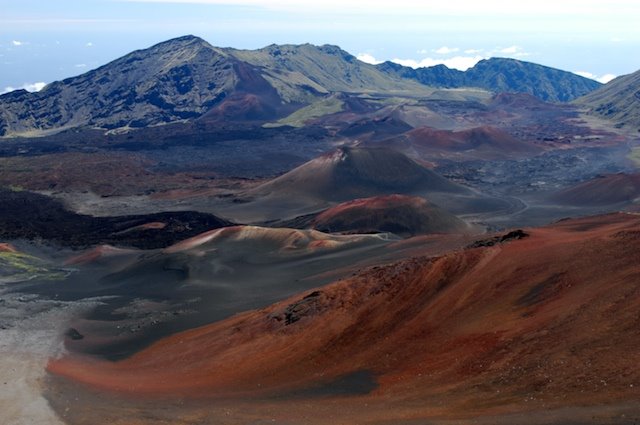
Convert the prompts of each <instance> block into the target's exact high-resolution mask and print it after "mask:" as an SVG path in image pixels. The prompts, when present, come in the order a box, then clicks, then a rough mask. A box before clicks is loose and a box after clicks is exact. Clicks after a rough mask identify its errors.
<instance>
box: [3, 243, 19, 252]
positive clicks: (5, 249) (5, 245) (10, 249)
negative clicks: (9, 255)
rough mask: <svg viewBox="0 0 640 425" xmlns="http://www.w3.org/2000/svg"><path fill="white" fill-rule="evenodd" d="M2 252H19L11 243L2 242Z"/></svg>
mask: <svg viewBox="0 0 640 425" xmlns="http://www.w3.org/2000/svg"><path fill="white" fill-rule="evenodd" d="M0 252H18V250H17V249H16V248H15V247H14V246H13V245H11V244H10V243H0Z"/></svg>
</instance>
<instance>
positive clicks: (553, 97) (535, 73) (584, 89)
mask: <svg viewBox="0 0 640 425" xmlns="http://www.w3.org/2000/svg"><path fill="white" fill-rule="evenodd" d="M378 68H379V69H381V70H383V71H384V72H387V73H390V74H394V75H399V76H402V77H404V78H410V79H414V80H416V81H419V82H421V83H422V84H428V85H433V86H438V87H444V88H461V87H479V88H483V89H486V90H490V91H493V92H498V93H499V92H518V93H528V94H531V95H534V96H536V97H538V98H540V99H542V100H544V101H549V102H567V101H571V100H573V99H576V98H578V97H580V96H583V95H585V94H587V93H589V92H591V91H592V90H595V89H597V88H599V87H600V86H602V84H600V83H599V82H597V81H594V80H591V79H589V78H585V77H582V76H580V75H576V74H573V73H571V72H567V71H562V70H559V69H556V68H552V67H548V66H544V65H539V64H536V63H533V62H525V61H521V60H518V59H511V58H500V57H492V58H489V59H483V60H481V61H480V62H478V63H477V64H476V65H474V66H473V67H471V68H469V69H468V70H466V71H459V70H456V69H450V68H448V67H447V66H446V65H435V66H431V67H423V68H415V69H414V68H410V67H406V66H403V65H400V64H397V63H393V62H389V61H387V62H383V63H382V64H379V65H378Z"/></svg>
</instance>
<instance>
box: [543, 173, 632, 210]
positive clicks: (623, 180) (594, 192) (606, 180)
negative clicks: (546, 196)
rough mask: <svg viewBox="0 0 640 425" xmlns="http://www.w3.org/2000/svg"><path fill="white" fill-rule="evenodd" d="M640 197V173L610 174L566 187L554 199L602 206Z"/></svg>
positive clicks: (569, 203) (582, 204) (562, 201)
mask: <svg viewBox="0 0 640 425" xmlns="http://www.w3.org/2000/svg"><path fill="white" fill-rule="evenodd" d="M638 197H640V174H625V173H619V174H609V175H604V176H598V177H596V178H595V179H593V180H589V181H587V182H584V183H580V184H578V185H577V186H573V187H571V188H569V189H565V190H563V191H561V192H559V193H557V194H555V195H554V196H553V200H554V201H556V202H559V203H562V204H565V205H580V206H601V205H611V204H618V203H623V202H632V201H633V200H634V199H636V198H638Z"/></svg>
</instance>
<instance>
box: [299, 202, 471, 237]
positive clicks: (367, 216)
mask: <svg viewBox="0 0 640 425" xmlns="http://www.w3.org/2000/svg"><path fill="white" fill-rule="evenodd" d="M311 227H313V228H314V229H316V230H320V231H321V232H339V233H379V232H392V233H396V234H398V235H400V236H415V235H418V234H428V233H456V232H464V231H466V230H469V227H468V226H467V224H466V223H465V222H464V221H462V220H460V219H459V218H457V217H456V216H454V215H453V214H450V213H448V212H446V211H444V210H443V209H441V208H439V207H437V206H435V205H433V204H431V203H430V202H428V201H427V200H426V199H424V198H420V197H417V196H406V195H388V196H377V197H373V198H365V199H356V200H354V201H349V202H345V203H342V204H339V205H337V206H335V207H333V208H330V209H328V210H325V211H323V212H322V213H320V214H319V215H318V216H316V217H315V218H314V220H313V221H312V223H311Z"/></svg>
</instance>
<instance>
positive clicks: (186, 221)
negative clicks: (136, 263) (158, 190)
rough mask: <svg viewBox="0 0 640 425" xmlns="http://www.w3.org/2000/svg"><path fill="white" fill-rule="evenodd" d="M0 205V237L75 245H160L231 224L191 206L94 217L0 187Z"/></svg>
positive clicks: (37, 195)
mask: <svg viewBox="0 0 640 425" xmlns="http://www.w3.org/2000/svg"><path fill="white" fill-rule="evenodd" d="M0 205H2V208H0V239H4V240H12V239H30V240H33V239H43V240H45V241H49V242H55V243H58V244H60V245H63V246H69V247H74V248H84V247H88V246H92V245H98V244H110V245H120V246H131V247H136V248H142V249H154V248H164V247H167V246H169V245H172V244H174V243H176V242H179V241H181V240H184V239H187V238H189V237H192V236H195V235H198V234H200V233H203V232H205V231H207V230H212V229H217V228H219V227H225V226H230V225H232V224H233V223H231V222H229V221H226V220H223V219H221V218H218V217H216V216H214V215H211V214H205V213H199V212H194V211H179V212H161V213H155V214H149V215H132V216H117V217H92V216H88V215H82V214H76V213H74V212H71V211H68V210H66V209H65V208H64V206H63V205H62V204H61V203H59V202H58V201H56V200H53V199H51V198H48V197H46V196H44V195H39V194H35V193H30V192H12V191H6V190H0Z"/></svg>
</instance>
